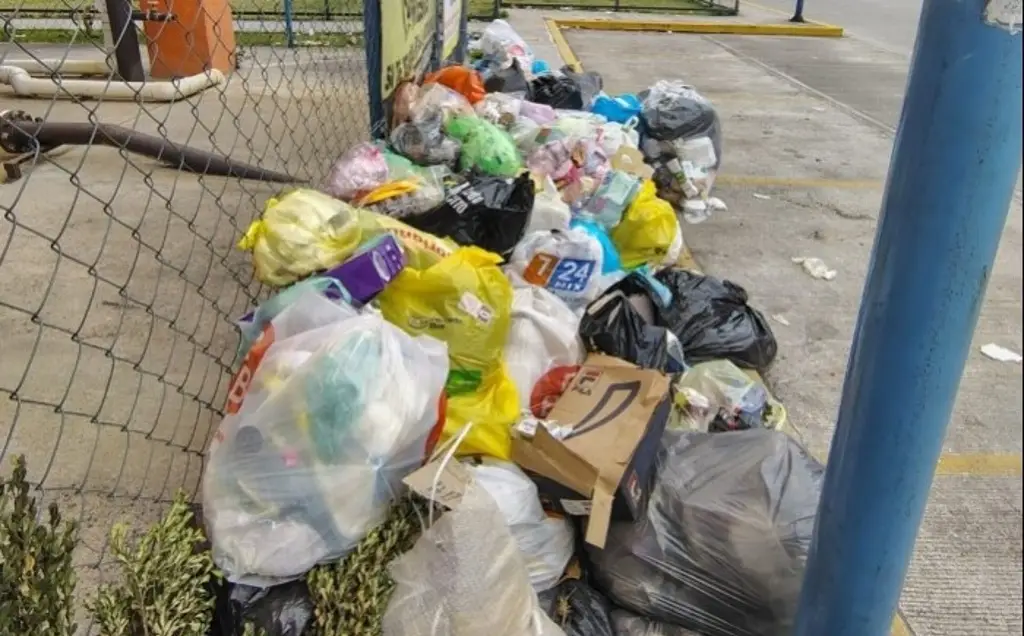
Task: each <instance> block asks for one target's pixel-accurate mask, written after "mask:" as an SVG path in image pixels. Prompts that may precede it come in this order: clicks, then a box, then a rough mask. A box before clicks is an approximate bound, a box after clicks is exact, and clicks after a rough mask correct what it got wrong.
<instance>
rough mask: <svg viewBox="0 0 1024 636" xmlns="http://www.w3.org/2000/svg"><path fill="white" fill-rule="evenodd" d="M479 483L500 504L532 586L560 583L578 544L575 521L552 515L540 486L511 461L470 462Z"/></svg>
mask: <svg viewBox="0 0 1024 636" xmlns="http://www.w3.org/2000/svg"><path fill="white" fill-rule="evenodd" d="M470 471H471V472H472V474H473V479H474V481H475V482H476V484H477V485H478V486H480V487H482V488H483V489H484V490H486V491H487V493H488V494H489V495H490V496H491V497H492V498H493V499H494V501H495V502H496V503H497V504H498V509H499V510H501V514H502V516H503V517H504V518H505V523H506V524H507V526H508V529H509V532H511V533H512V538H513V539H515V540H516V544H518V545H519V553H520V554H521V555H522V557H523V563H524V564H525V565H526V572H527V574H528V575H529V577H530V585H532V586H533V589H534V591H536V592H543V591H544V590H548V589H550V588H552V587H554V586H556V585H557V584H558V581H559V580H560V579H561V578H562V573H563V572H564V571H565V567H566V566H567V565H568V564H569V560H570V559H571V558H572V555H573V549H574V547H575V539H574V537H573V529H572V524H570V523H569V520H568V519H566V518H564V517H552V516H548V514H547V513H545V512H544V509H543V508H542V507H541V505H540V499H539V498H538V495H537V486H536V485H535V484H534V483H533V481H531V480H530V478H529V477H527V476H526V473H524V472H523V471H522V470H520V468H519V467H518V466H516V465H515V464H513V463H511V462H503V461H496V460H483V461H481V462H479V463H477V464H471V465H470Z"/></svg>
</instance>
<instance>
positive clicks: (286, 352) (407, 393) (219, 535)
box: [203, 294, 448, 586]
mask: <svg viewBox="0 0 1024 636" xmlns="http://www.w3.org/2000/svg"><path fill="white" fill-rule="evenodd" d="M352 313H354V311H353V310H351V309H350V308H348V309H347V311H346V308H345V307H344V306H339V305H336V304H334V303H331V302H330V301H329V300H327V299H325V298H323V297H321V296H318V295H316V294H311V295H307V296H303V297H302V298H300V299H299V300H297V301H296V302H295V303H293V304H292V305H291V306H289V307H288V308H287V309H286V310H285V311H283V312H282V313H281V314H279V315H278V316H277V317H276V318H275V319H274V320H273V321H272V322H271V326H272V328H268V329H266V330H265V331H264V334H263V335H262V336H261V337H260V339H259V340H257V342H256V343H255V344H254V345H253V347H252V349H251V350H250V353H249V355H248V356H246V360H245V362H244V363H243V367H242V370H241V371H240V372H239V374H238V376H236V377H235V379H234V380H233V381H232V385H231V387H230V396H229V401H228V406H227V409H226V411H227V413H228V414H227V415H226V416H225V418H224V420H223V421H222V422H221V425H220V427H219V429H218V430H217V433H216V435H215V437H214V441H213V442H212V443H211V445H210V450H209V453H208V464H207V469H206V473H205V475H204V478H203V512H204V518H205V519H206V522H207V524H208V530H209V534H210V539H211V542H212V545H213V556H214V560H215V561H216V563H217V565H218V567H219V568H220V569H221V570H223V571H224V573H225V575H226V576H227V577H228V579H229V580H231V581H234V582H242V583H247V584H250V585H259V586H264V585H269V584H273V583H276V582H280V581H281V580H282V579H287V578H292V577H296V576H300V575H302V574H303V573H304V572H305V571H306V570H308V569H309V568H310V567H312V565H314V564H316V563H318V562H321V561H326V560H334V559H337V558H339V557H341V556H343V555H344V554H345V553H346V552H347V551H348V550H350V549H351V548H352V547H353V546H354V545H355V544H356V543H357V542H358V541H359V540H360V539H362V538H363V536H365V534H366V532H368V531H369V530H371V529H372V528H374V527H375V526H376V525H377V524H379V523H380V522H381V521H382V520H383V518H384V515H385V514H386V512H387V509H388V506H389V504H390V502H391V500H392V498H393V496H394V495H395V494H396V493H397V492H399V489H400V488H402V486H401V479H402V478H403V477H404V476H405V475H406V474H408V473H409V472H411V471H412V470H414V469H415V468H417V467H418V466H419V465H420V464H421V462H422V460H423V458H424V456H425V454H426V453H427V452H428V451H429V449H428V440H431V439H433V436H432V433H433V432H434V429H435V427H436V425H437V419H438V400H439V397H440V395H441V392H442V390H443V387H444V382H445V378H446V377H447V374H448V355H447V348H446V347H445V346H444V344H442V343H441V342H439V341H437V340H435V339H433V338H429V337H426V336H420V337H416V338H414V337H412V336H409V335H408V334H406V333H405V332H403V331H402V330H400V329H399V328H398V327H395V326H394V325H392V324H390V323H388V322H386V321H385V320H384V319H383V318H382V317H380V316H379V315H377V314H374V313H367V314H364V315H356V316H353V315H352ZM330 315H333V317H334V319H333V320H329V318H328V316H330ZM313 325H316V326H315V327H314V328H311V329H304V328H303V327H310V326H313ZM396 389H397V390H400V391H401V394H400V399H395V398H396V393H395V392H396Z"/></svg>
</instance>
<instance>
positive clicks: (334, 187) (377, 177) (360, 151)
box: [324, 142, 388, 201]
mask: <svg viewBox="0 0 1024 636" xmlns="http://www.w3.org/2000/svg"><path fill="white" fill-rule="evenodd" d="M387 180H388V162H387V161H386V160H385V159H384V153H382V152H381V150H380V148H378V147H377V146H375V145H373V144H369V143H365V142H364V143H359V144H356V145H354V146H352V147H351V148H349V149H348V151H347V152H345V154H343V155H341V157H339V158H338V160H337V161H335V162H334V165H333V166H331V172H330V173H329V174H328V175H327V179H326V180H325V181H324V192H326V193H327V194H329V195H331V196H335V197H338V198H339V199H341V200H343V201H351V200H352V199H355V198H357V197H359V196H360V195H361V194H365V193H366V192H369V191H370V190H373V189H374V188H376V187H378V186H380V185H382V184H383V183H384V182H386V181H387Z"/></svg>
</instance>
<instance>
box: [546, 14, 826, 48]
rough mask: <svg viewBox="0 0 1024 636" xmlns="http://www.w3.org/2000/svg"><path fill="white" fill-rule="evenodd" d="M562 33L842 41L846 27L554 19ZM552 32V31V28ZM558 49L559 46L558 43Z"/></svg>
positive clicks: (819, 24)
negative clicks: (628, 32)
mask: <svg viewBox="0 0 1024 636" xmlns="http://www.w3.org/2000/svg"><path fill="white" fill-rule="evenodd" d="M546 21H547V22H548V23H549V24H550V23H551V22H554V23H555V24H556V25H557V27H559V28H562V29H583V30H588V31H651V32H657V33H702V34H705V35H767V36H801V37H819V38H839V37H843V27H840V26H835V25H832V24H822V23H818V22H802V23H796V22H793V23H766V24H757V23H753V22H723V21H713V20H705V21H685V22H681V21H680V22H676V21H668V20H614V19H608V18H582V19H581V18H574V19H568V18H567V19H561V18H557V19H555V18H553V19H548V20H546ZM549 30H550V27H549ZM555 45H556V46H557V45H558V43H557V42H556V43H555Z"/></svg>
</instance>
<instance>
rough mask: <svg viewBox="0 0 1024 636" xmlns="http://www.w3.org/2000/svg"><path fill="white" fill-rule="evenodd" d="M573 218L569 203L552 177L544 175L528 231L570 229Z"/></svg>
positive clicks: (535, 199)
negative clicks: (563, 197) (563, 199)
mask: <svg viewBox="0 0 1024 636" xmlns="http://www.w3.org/2000/svg"><path fill="white" fill-rule="evenodd" d="M571 219H572V211H571V210H569V205H568V204H566V202H565V201H562V194H561V193H560V192H559V191H558V188H557V187H556V186H555V182H554V181H552V180H551V178H550V177H544V181H543V185H542V186H541V189H540V190H539V191H538V192H537V193H536V195H535V196H534V198H533V214H532V215H531V216H530V224H529V225H528V226H527V227H526V233H527V234H532V233H534V232H545V231H548V230H568V229H569V222H570V220H571Z"/></svg>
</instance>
